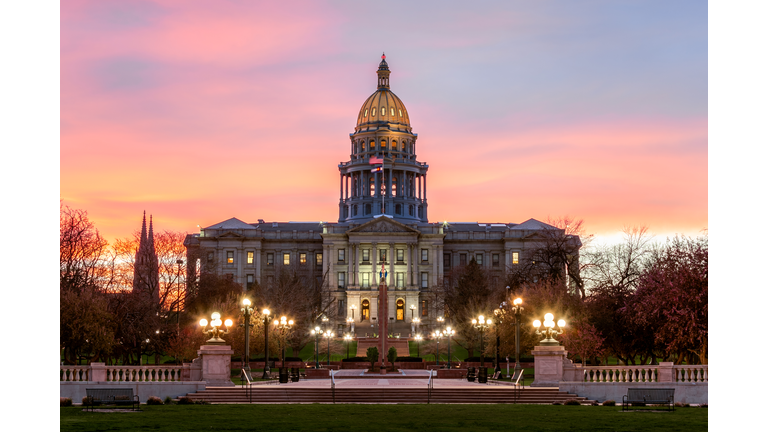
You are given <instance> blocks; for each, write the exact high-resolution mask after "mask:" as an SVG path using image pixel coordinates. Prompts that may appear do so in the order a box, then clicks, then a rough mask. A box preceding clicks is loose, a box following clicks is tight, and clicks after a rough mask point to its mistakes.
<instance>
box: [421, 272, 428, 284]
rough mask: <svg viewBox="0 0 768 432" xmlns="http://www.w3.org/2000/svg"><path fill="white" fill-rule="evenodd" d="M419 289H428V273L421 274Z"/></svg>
mask: <svg viewBox="0 0 768 432" xmlns="http://www.w3.org/2000/svg"><path fill="white" fill-rule="evenodd" d="M421 287H422V288H429V273H427V272H422V273H421Z"/></svg>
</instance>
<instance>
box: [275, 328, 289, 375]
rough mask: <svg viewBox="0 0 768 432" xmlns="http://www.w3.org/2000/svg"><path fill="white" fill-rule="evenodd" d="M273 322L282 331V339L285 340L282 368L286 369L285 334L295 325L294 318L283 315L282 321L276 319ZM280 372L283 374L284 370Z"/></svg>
mask: <svg viewBox="0 0 768 432" xmlns="http://www.w3.org/2000/svg"><path fill="white" fill-rule="evenodd" d="M273 324H274V325H275V329H276V330H278V331H280V339H281V340H282V342H283V347H282V350H281V356H282V363H283V366H282V367H281V369H285V335H286V334H287V333H288V330H290V329H291V328H292V327H293V320H289V319H287V318H286V317H285V316H281V317H280V321H278V320H275V321H274V322H273ZM280 373H281V374H282V372H280Z"/></svg>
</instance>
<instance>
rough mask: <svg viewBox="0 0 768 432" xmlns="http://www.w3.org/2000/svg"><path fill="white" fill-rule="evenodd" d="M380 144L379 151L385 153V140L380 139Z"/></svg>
mask: <svg viewBox="0 0 768 432" xmlns="http://www.w3.org/2000/svg"><path fill="white" fill-rule="evenodd" d="M382 111H384V110H383V109H382ZM380 144H381V147H379V148H380V149H381V151H385V150H386V149H387V140H385V139H384V138H382V139H381V141H380Z"/></svg>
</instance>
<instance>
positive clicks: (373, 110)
mask: <svg viewBox="0 0 768 432" xmlns="http://www.w3.org/2000/svg"><path fill="white" fill-rule="evenodd" d="M375 115H376V108H371V117H373V116H375Z"/></svg>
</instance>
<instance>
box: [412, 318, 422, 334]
mask: <svg viewBox="0 0 768 432" xmlns="http://www.w3.org/2000/svg"><path fill="white" fill-rule="evenodd" d="M419 324H421V320H420V319H418V318H413V319H412V320H411V333H413V334H416V329H417V328H418V327H419Z"/></svg>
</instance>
